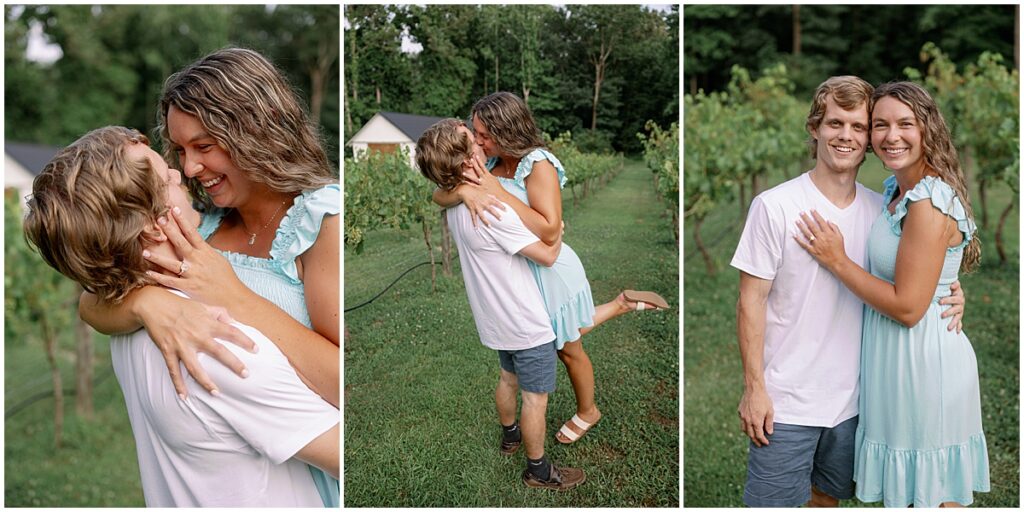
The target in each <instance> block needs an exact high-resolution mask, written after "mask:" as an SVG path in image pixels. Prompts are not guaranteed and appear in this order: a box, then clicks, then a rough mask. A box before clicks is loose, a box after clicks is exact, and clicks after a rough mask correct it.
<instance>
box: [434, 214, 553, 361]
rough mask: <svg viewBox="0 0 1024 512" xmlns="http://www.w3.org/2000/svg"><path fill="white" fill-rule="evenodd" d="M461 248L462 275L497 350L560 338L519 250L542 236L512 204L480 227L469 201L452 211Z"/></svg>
mask: <svg viewBox="0 0 1024 512" xmlns="http://www.w3.org/2000/svg"><path fill="white" fill-rule="evenodd" d="M447 215H448V228H449V229H450V230H451V232H452V238H454V239H455V245H456V246H457V247H458V248H459V261H461V262H462V278H463V281H465V282H466V295H468V296H469V305H470V307H471V308H472V310H473V319H474V320H475V321H476V330H477V332H478V333H479V334H480V342H481V343H483V344H484V345H485V346H487V347H489V348H492V349H495V350H524V349H528V348H533V347H536V346H539V345H543V344H545V343H549V342H551V341H554V339H555V332H554V331H553V330H552V329H551V321H550V320H549V319H548V314H547V312H546V311H545V309H544V302H543V300H542V298H541V295H540V289H539V288H538V287H537V281H536V279H534V277H533V273H532V272H531V271H530V266H529V264H528V263H527V261H526V258H525V257H523V256H519V255H518V254H517V253H518V252H519V251H521V250H522V249H523V248H524V247H526V246H528V245H530V244H532V243H534V242H537V241H539V239H538V238H537V237H536V236H535V235H534V234H533V233H531V232H530V230H528V229H526V226H524V225H523V221H522V219H520V218H519V214H517V213H516V212H515V210H513V209H512V208H510V207H506V208H505V210H504V211H503V212H501V219H494V218H493V217H491V218H490V224H491V225H490V227H485V226H482V225H481V226H479V227H474V226H473V223H472V219H471V218H470V215H472V214H471V213H470V211H469V209H468V208H466V207H465V205H461V204H460V205H458V206H454V207H452V208H449V209H448V210H447Z"/></svg>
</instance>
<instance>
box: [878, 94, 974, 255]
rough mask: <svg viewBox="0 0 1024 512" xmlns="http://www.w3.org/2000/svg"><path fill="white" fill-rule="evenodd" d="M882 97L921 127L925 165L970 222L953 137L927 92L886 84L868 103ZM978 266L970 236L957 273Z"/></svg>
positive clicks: (969, 201) (969, 202)
mask: <svg viewBox="0 0 1024 512" xmlns="http://www.w3.org/2000/svg"><path fill="white" fill-rule="evenodd" d="M886 96H888V97H891V98H895V99H896V100H899V101H900V102H901V103H903V104H904V105H906V106H908V107H910V110H912V111H913V112H914V117H916V118H917V122H918V125H919V126H920V127H921V146H922V147H923V149H924V158H925V162H927V164H928V166H929V167H931V168H932V169H934V170H935V172H936V173H938V175H939V178H940V179H941V180H942V181H944V182H946V184H948V185H949V186H950V187H952V188H953V191H954V192H956V195H957V197H959V198H960V202H961V203H962V204H963V205H964V210H965V211H966V212H967V217H968V218H970V219H972V220H973V219H974V211H973V210H972V209H971V196H970V194H969V193H968V192H967V180H966V177H965V176H964V172H963V169H961V167H960V159H959V158H958V157H957V153H956V147H954V146H953V137H952V135H950V133H949V127H948V126H947V125H946V120H945V119H944V118H943V117H942V113H941V112H939V106H938V105H937V104H936V103H935V100H934V99H932V97H931V95H930V94H928V91H926V90H925V89H924V88H923V87H921V86H920V85H917V84H915V83H913V82H889V83H887V84H882V85H880V86H878V88H877V89H875V93H874V94H873V95H872V96H871V102H872V104H875V103H877V102H878V100H880V99H882V98H884V97H886ZM980 262H981V241H980V240H978V237H977V236H972V237H971V241H970V242H969V243H968V244H967V247H966V248H965V249H964V257H963V260H962V261H961V262H960V270H961V271H963V272H970V271H972V270H974V269H976V268H977V267H978V265H979V263H980Z"/></svg>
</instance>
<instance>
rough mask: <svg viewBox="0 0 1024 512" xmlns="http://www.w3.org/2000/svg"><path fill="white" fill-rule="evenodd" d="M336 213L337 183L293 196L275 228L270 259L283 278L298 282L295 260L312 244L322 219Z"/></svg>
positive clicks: (321, 224)
mask: <svg viewBox="0 0 1024 512" xmlns="http://www.w3.org/2000/svg"><path fill="white" fill-rule="evenodd" d="M340 212H341V186H340V185H338V184H337V183H331V184H330V185H327V186H324V187H321V188H318V189H315V190H307V191H305V192H303V193H301V194H299V195H298V196H295V200H294V201H293V202H292V205H291V206H290V207H289V208H288V211H287V212H285V215H284V218H282V219H281V224H280V225H279V226H278V228H277V234H276V236H275V237H274V243H273V244H272V245H271V247H270V257H271V258H272V259H274V260H277V261H279V262H281V263H282V270H284V272H285V274H287V275H288V276H289V277H291V278H293V279H295V280H298V271H297V269H296V268H295V258H297V257H299V255H301V254H302V253H304V252H306V251H307V250H308V249H309V248H310V247H312V246H313V244H314V243H316V240H317V237H318V236H319V235H320V228H321V227H322V226H323V222H324V219H325V218H326V217H328V216H331V215H338V214H339V213H340Z"/></svg>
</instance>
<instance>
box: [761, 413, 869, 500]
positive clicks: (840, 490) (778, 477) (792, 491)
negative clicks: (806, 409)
mask: <svg viewBox="0 0 1024 512" xmlns="http://www.w3.org/2000/svg"><path fill="white" fill-rule="evenodd" d="M774 427H775V428H774V430H773V432H772V434H771V435H769V436H767V437H768V444H767V445H766V446H761V447H757V446H755V445H754V443H753V442H751V443H750V458H749V459H748V461H747V486H746V489H745V490H744V492H743V502H744V503H746V504H747V506H749V507H799V506H801V505H803V504H805V503H807V501H808V500H810V499H811V484H814V486H815V487H817V488H818V490H819V491H821V492H824V493H825V494H828V495H829V496H832V497H833V498H837V499H841V500H846V499H850V498H852V497H853V450H854V439H855V437H856V433H857V417H856V416H854V417H853V418H850V419H848V420H846V421H844V422H842V423H840V424H838V425H836V426H835V427H832V428H825V427H805V426H801V425H786V424H782V423H776V424H775V425H774Z"/></svg>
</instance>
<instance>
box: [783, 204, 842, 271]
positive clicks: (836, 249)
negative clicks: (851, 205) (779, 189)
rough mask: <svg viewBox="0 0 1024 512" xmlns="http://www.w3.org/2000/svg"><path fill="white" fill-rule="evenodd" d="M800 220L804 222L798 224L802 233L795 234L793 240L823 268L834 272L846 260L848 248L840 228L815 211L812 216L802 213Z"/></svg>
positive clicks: (812, 211)
mask: <svg viewBox="0 0 1024 512" xmlns="http://www.w3.org/2000/svg"><path fill="white" fill-rule="evenodd" d="M800 218H801V219H802V220H803V222H801V221H797V222H796V225H797V228H798V229H799V230H800V233H799V234H794V235H793V239H794V240H796V243H797V244H799V245H800V247H803V248H804V250H806V251H807V252H808V253H810V254H811V256H814V259H816V260H818V263H820V264H821V265H822V266H823V267H825V268H827V269H829V270H834V269H835V268H836V265H838V264H839V263H840V262H842V261H843V260H844V259H846V247H845V245H844V244H843V233H842V232H840V231H839V226H837V225H836V224H834V223H832V222H829V221H827V220H825V218H824V217H822V216H821V215H820V214H818V212H817V211H815V210H811V215H808V214H807V213H801V214H800Z"/></svg>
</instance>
